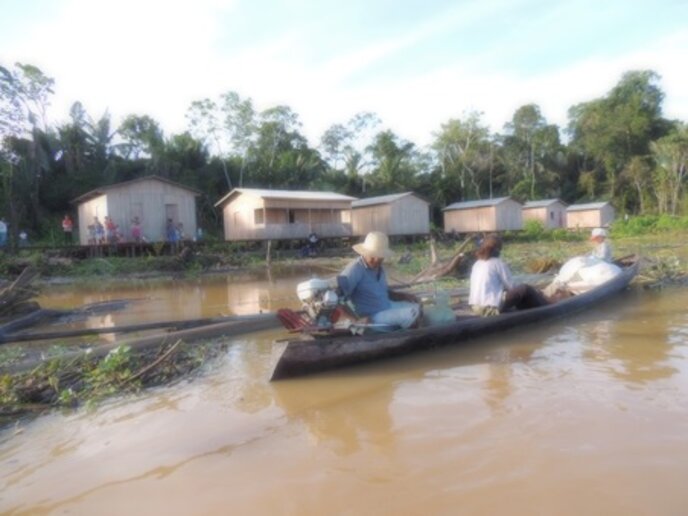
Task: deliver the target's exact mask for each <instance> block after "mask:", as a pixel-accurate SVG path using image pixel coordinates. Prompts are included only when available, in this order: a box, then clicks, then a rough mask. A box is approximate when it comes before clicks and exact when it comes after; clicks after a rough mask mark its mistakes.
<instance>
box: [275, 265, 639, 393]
mask: <svg viewBox="0 0 688 516" xmlns="http://www.w3.org/2000/svg"><path fill="white" fill-rule="evenodd" d="M637 268H638V264H637V262H634V263H632V264H631V265H629V266H628V267H626V268H625V269H624V270H623V271H622V273H621V274H620V275H618V276H616V277H615V278H613V279H612V280H610V281H609V282H607V283H605V284H603V285H600V286H599V287H597V288H595V289H593V290H591V291H589V292H586V293H584V294H579V295H577V296H573V297H571V298H568V299H565V300H563V301H560V302H558V303H556V304H552V305H547V306H542V307H539V308H533V309H530V310H520V311H515V312H508V313H505V314H501V315H498V316H494V317H466V318H464V319H462V320H457V321H456V322H452V323H448V324H446V325H442V326H435V327H432V328H419V329H416V330H410V331H406V332H403V333H402V332H399V333H386V334H374V335H366V336H362V337H353V336H351V337H349V336H346V337H337V338H332V339H310V340H294V341H289V342H288V343H287V346H286V347H285V349H284V351H283V352H282V355H281V357H280V359H279V361H278V362H277V365H276V366H275V369H274V371H273V373H272V377H271V380H282V379H286V378H293V377H297V376H304V375H309V374H314V373H319V372H321V371H326V370H330V369H336V368H340V367H347V366H352V365H355V364H359V363H363V362H370V361H373V360H380V359H383V358H389V357H395V356H399V355H405V354H408V353H412V352H416V351H420V350H424V349H431V348H436V347H439V346H446V345H450V344H457V343H461V342H463V341H465V340H468V339H471V338H474V337H481V336H484V335H489V334H492V333H497V332H501V331H505V330H509V329H511V328H515V327H519V326H524V325H527V324H533V323H536V322H541V321H544V320H550V319H555V318H557V317H562V316H564V315H570V314H572V313H575V312H579V311H582V310H584V309H586V308H589V307H590V306H592V305H594V304H597V303H599V302H601V301H603V300H605V299H607V298H609V297H612V296H614V295H616V294H618V293H619V292H621V291H622V290H624V289H625V288H626V287H627V286H628V285H629V283H630V282H631V280H632V279H633V277H634V276H635V275H636V273H637Z"/></svg>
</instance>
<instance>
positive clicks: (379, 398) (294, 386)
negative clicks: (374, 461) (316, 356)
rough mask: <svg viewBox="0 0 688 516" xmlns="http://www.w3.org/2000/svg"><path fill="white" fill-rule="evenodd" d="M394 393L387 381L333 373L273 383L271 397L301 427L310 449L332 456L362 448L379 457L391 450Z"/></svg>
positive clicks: (346, 453)
mask: <svg viewBox="0 0 688 516" xmlns="http://www.w3.org/2000/svg"><path fill="white" fill-rule="evenodd" d="M394 389H395V385H394V383H393V382H391V381H389V378H385V377H383V378H379V377H378V378H377V379H371V378H365V377H355V376H352V377H344V378H342V377H339V376H338V375H336V374H335V375H328V376H326V377H320V378H312V379H308V380H296V381H288V382H279V383H275V384H272V395H273V396H274V399H275V402H276V403H277V405H278V406H279V407H280V408H281V409H282V410H283V411H284V413H285V415H286V416H287V417H288V418H289V419H290V420H293V421H298V422H300V423H302V424H304V425H305V426H306V428H307V429H308V432H309V435H310V438H311V440H312V441H311V442H312V444H313V445H315V446H317V445H320V444H325V445H329V446H330V447H331V449H333V450H334V451H335V453H337V454H338V455H350V454H352V453H354V452H357V451H360V450H361V449H362V448H363V447H366V448H367V447H372V448H374V449H376V450H377V451H378V452H379V451H383V450H389V449H390V448H392V447H393V446H394V432H393V424H392V417H391V415H390V405H391V403H392V399H393V394H394Z"/></svg>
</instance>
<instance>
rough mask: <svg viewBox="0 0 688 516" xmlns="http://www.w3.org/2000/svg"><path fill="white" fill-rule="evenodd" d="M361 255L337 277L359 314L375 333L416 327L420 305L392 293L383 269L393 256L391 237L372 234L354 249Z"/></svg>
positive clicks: (407, 297) (414, 299) (412, 297)
mask: <svg viewBox="0 0 688 516" xmlns="http://www.w3.org/2000/svg"><path fill="white" fill-rule="evenodd" d="M353 249H354V251H356V252H357V253H358V254H359V255H360V256H359V257H358V258H356V259H355V260H354V261H352V262H351V263H349V264H348V265H347V266H346V267H345V268H344V270H343V271H342V272H341V274H339V276H337V277H336V279H335V281H336V285H337V287H338V288H339V290H340V291H341V292H342V294H343V295H344V296H345V297H347V298H348V299H349V300H350V301H351V302H352V304H353V305H354V309H355V310H356V314H357V315H358V316H359V317H362V318H364V319H365V320H366V322H368V323H370V324H371V328H372V329H373V330H376V331H393V330H396V329H406V328H410V327H411V326H413V325H414V324H415V323H416V321H418V319H419V317H420V313H421V310H420V304H419V303H418V302H416V298H415V296H412V295H410V294H403V293H401V292H393V291H390V290H389V287H388V285H387V276H386V274H385V270H384V268H383V267H382V262H383V261H384V260H385V258H389V257H391V256H393V254H394V253H393V252H392V251H391V250H390V248H389V238H387V235H385V234H384V233H381V232H379V231H373V232H371V233H368V234H367V235H366V237H365V240H364V241H363V242H362V243H360V244H356V245H354V246H353Z"/></svg>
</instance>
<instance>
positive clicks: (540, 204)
mask: <svg viewBox="0 0 688 516" xmlns="http://www.w3.org/2000/svg"><path fill="white" fill-rule="evenodd" d="M556 202H560V203H561V204H563V205H564V206H566V203H565V202H564V201H562V200H561V199H543V200H541V201H528V202H526V203H525V204H524V205H523V209H524V210H525V209H527V208H545V207H547V206H549V205H550V204H554V203H556Z"/></svg>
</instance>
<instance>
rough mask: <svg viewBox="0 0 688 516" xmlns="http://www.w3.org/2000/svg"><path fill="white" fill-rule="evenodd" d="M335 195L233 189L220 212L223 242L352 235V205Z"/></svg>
mask: <svg viewBox="0 0 688 516" xmlns="http://www.w3.org/2000/svg"><path fill="white" fill-rule="evenodd" d="M355 200H356V198H355V197H350V196H348V195H342V194H338V193H334V192H312V191H295V190H265V189H258V188H235V189H233V190H232V191H231V192H229V193H228V194H227V195H225V196H224V197H223V198H222V199H220V200H219V201H218V202H216V203H215V206H216V207H218V208H221V209H222V218H223V222H224V235H225V240H231V241H235V240H287V239H301V238H307V237H308V235H309V234H310V233H312V232H314V233H316V234H317V235H318V236H319V237H320V238H330V237H346V236H351V202H352V201H355Z"/></svg>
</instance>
